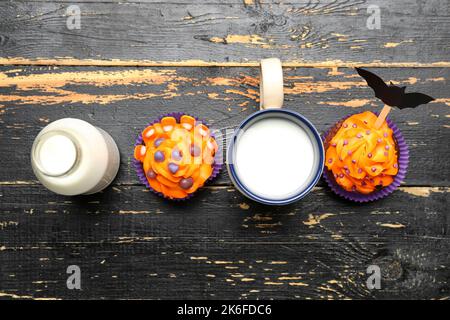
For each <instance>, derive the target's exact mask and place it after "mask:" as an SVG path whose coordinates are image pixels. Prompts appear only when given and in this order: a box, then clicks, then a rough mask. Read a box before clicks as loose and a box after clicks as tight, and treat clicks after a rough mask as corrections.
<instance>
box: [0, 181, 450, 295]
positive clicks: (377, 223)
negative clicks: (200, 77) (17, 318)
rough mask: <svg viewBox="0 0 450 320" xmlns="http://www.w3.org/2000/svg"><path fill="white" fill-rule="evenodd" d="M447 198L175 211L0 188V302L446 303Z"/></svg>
mask: <svg viewBox="0 0 450 320" xmlns="http://www.w3.org/2000/svg"><path fill="white" fill-rule="evenodd" d="M448 192H449V190H448V188H447V189H433V190H432V191H431V190H430V194H429V196H426V197H425V196H416V195H414V194H411V193H410V192H409V191H406V192H405V191H404V190H403V191H398V192H396V193H394V194H393V195H392V196H391V197H389V198H388V199H385V200H381V201H377V202H375V203H371V204H367V205H356V204H349V203H348V202H346V201H342V200H341V199H339V198H337V197H335V196H333V195H332V194H331V192H330V191H329V190H328V189H322V188H316V189H315V190H314V192H313V193H312V194H310V195H309V196H308V197H307V199H305V200H304V201H301V202H299V203H297V204H295V205H289V206H284V207H278V208H272V207H270V208H268V207H266V206H262V205H258V204H256V203H253V202H249V201H248V200H246V199H245V198H243V196H242V195H240V194H239V193H238V192H237V191H236V190H234V189H233V188H230V187H214V188H206V189H204V190H203V191H201V192H200V194H199V195H198V196H196V197H195V198H193V199H192V200H191V201H189V202H188V203H181V204H180V203H178V204H174V203H171V202H168V201H164V200H162V199H161V198H159V197H155V196H153V195H152V194H150V193H149V192H148V191H147V190H145V189H144V188H142V187H140V186H128V187H125V186H123V187H122V186H119V187H118V186H116V187H113V188H109V189H107V190H105V191H104V192H102V193H101V194H98V195H94V196H89V197H76V198H69V197H62V196H58V195H54V194H52V193H50V192H48V191H46V190H45V189H43V188H41V187H40V186H32V187H30V186H2V187H1V188H0V194H1V197H2V220H3V221H4V222H3V223H2V225H3V227H2V230H1V231H0V233H1V239H2V244H0V247H1V252H0V271H1V272H0V283H1V290H0V294H1V293H7V294H9V295H12V294H15V295H17V296H28V297H34V298H44V297H45V298H80V297H83V298H100V297H101V298H151V299H169V298H171V299H174V298H176V299H186V298H190V299H192V298H198V299H211V298H218V299H223V298H227V299H229V298H235V299H254V298H278V299H280V298H303V299H305V298H314V299H337V298H341V299H342V298H353V299H361V298H421V299H431V298H435V299H441V298H446V297H447V298H448V294H449V288H448V281H449V271H448V268H449V265H448V262H449V249H450V242H449V239H448V231H449V230H448V224H447V222H446V221H447V210H446V207H447V206H448ZM18 202H21V203H23V204H21V205H19V206H18V205H17V203H18ZM409 204H413V206H410V205H409ZM412 208H414V209H412ZM399 226H401V227H399ZM71 264H76V265H79V266H80V267H81V270H82V291H70V290H67V289H66V287H65V280H66V277H67V275H66V274H65V268H66V267H67V266H68V265H71ZM370 264H378V265H380V267H381V268H382V270H384V271H383V272H384V273H383V275H384V279H383V281H382V289H381V290H368V289H367V287H366V279H367V275H366V268H367V266H368V265H370ZM9 297H10V296H9Z"/></svg>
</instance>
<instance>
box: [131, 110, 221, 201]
mask: <svg viewBox="0 0 450 320" xmlns="http://www.w3.org/2000/svg"><path fill="white" fill-rule="evenodd" d="M218 149H219V147H218V144H217V142H216V139H215V137H214V135H213V134H212V133H211V132H210V130H209V128H208V127H207V126H206V125H205V124H204V123H203V122H201V121H198V120H197V119H196V118H194V117H191V116H189V115H185V114H181V113H172V114H169V115H166V116H162V117H160V118H159V119H158V120H157V121H154V122H152V123H150V124H149V125H148V126H147V127H146V128H145V129H144V130H143V131H142V133H141V134H140V135H139V137H138V138H137V140H136V143H135V146H134V165H135V167H136V171H137V174H138V177H139V180H140V181H141V182H142V183H144V184H145V185H146V186H147V187H148V188H150V189H151V190H152V191H154V192H155V193H157V194H159V195H161V196H163V197H164V198H168V199H174V200H184V199H187V198H189V197H190V196H192V195H193V194H194V193H195V192H196V191H197V190H198V189H199V188H201V187H202V186H203V185H204V184H205V183H206V182H207V181H208V180H211V179H213V178H214V177H215V176H217V174H218V173H219V171H220V168H221V165H220V164H219V161H216V160H217V159H216V157H217V156H218Z"/></svg>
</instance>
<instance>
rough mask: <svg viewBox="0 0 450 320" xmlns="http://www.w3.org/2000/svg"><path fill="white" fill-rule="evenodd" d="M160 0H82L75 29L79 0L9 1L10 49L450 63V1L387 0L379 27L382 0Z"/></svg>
mask: <svg viewBox="0 0 450 320" xmlns="http://www.w3.org/2000/svg"><path fill="white" fill-rule="evenodd" d="M151 2H152V1H150V2H148V1H133V2H129V1H127V2H122V1H102V2H100V3H99V2H92V1H91V2H89V1H86V2H84V3H80V2H77V3H78V5H79V7H80V9H81V29H79V30H78V29H75V30H70V29H68V28H67V23H66V21H67V18H68V16H67V14H66V10H67V7H68V6H69V5H71V4H72V3H69V2H66V1H45V2H35V1H20V2H18V1H3V2H1V3H0V17H2V19H0V56H1V57H2V58H19V59H18V60H13V61H22V62H26V61H28V63H31V61H34V62H35V63H36V61H39V60H41V59H42V58H44V59H45V58H47V59H48V58H50V59H53V58H57V59H60V58H61V57H69V58H68V59H65V60H64V63H66V64H67V63H69V64H70V63H73V64H77V63H80V62H83V60H80V59H92V60H93V61H92V63H93V64H95V63H99V62H98V61H99V60H105V61H107V63H110V64H118V63H120V62H122V63H125V64H139V63H147V64H149V63H150V64H151V63H152V62H153V63H155V62H166V63H167V62H169V63H170V62H181V63H185V64H186V63H187V64H191V65H196V64H197V65H199V64H204V63H213V64H214V63H248V62H256V61H258V60H259V59H261V58H265V57H268V56H278V57H281V58H283V59H284V60H286V61H290V62H291V63H297V64H305V63H306V64H308V63H309V64H314V63H321V64H323V63H327V64H334V65H342V64H349V63H361V64H368V63H380V64H386V65H392V64H394V65H395V64H401V63H407V64H409V66H415V65H421V64H428V65H431V64H433V63H435V64H437V65H445V66H448V65H449V61H448V57H449V53H450V48H449V46H446V45H443V44H445V43H448V42H449V40H450V34H449V30H450V18H449V5H448V2H447V1H440V0H433V1H426V2H423V1H418V0H407V1H394V2H392V1H388V0H383V1H377V5H379V7H380V10H381V28H380V29H375V30H370V29H369V28H367V25H366V24H367V19H368V18H369V16H370V13H368V12H367V7H368V6H369V5H370V4H372V3H370V2H367V1H364V0H337V1H300V2H287V3H277V2H272V1H267V2H260V1H249V2H247V1H229V2H221V1H220V2H219V1H209V2H207V3H202V4H198V3H196V2H195V1H182V2H181V3H180V2H179V1H176V2H172V3H156V4H155V3H151ZM246 3H248V4H246ZM20 58H23V59H25V60H23V59H22V60H21V59H20ZM27 59H31V61H29V60H27ZM95 61H97V62H95ZM2 62H3V63H7V60H3V59H2ZM14 63H16V62H14ZM45 63H48V62H45ZM56 63H57V62H56Z"/></svg>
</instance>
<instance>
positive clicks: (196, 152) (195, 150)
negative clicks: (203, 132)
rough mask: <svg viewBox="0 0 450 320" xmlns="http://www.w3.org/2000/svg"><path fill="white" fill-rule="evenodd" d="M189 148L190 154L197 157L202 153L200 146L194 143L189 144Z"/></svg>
mask: <svg viewBox="0 0 450 320" xmlns="http://www.w3.org/2000/svg"><path fill="white" fill-rule="evenodd" d="M190 149H191V156H193V157H198V156H199V155H200V154H201V153H202V150H201V149H200V147H199V146H197V145H195V144H193V145H191V148H190Z"/></svg>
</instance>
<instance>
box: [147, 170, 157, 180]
mask: <svg viewBox="0 0 450 320" xmlns="http://www.w3.org/2000/svg"><path fill="white" fill-rule="evenodd" d="M147 177H148V178H149V179H155V178H156V172H155V171H153V170H152V169H148V171H147Z"/></svg>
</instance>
